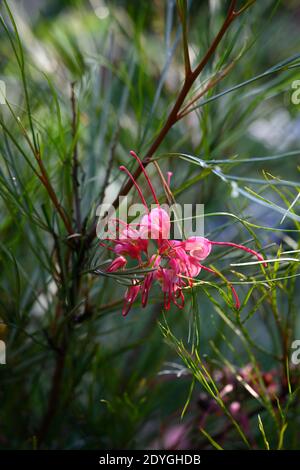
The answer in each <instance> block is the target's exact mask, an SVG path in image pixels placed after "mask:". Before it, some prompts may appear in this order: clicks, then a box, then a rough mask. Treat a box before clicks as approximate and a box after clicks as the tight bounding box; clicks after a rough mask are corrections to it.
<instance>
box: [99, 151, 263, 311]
mask: <svg viewBox="0 0 300 470" xmlns="http://www.w3.org/2000/svg"><path fill="white" fill-rule="evenodd" d="M130 154H131V155H132V156H133V157H134V158H135V160H136V161H137V162H138V164H139V166H140V168H141V170H142V173H143V174H144V177H145V179H146V182H147V184H148V187H149V189H150V191H151V193H152V196H153V199H154V201H155V203H156V206H157V207H155V208H154V209H152V210H150V209H149V208H148V205H147V203H146V200H145V198H144V195H143V192H142V190H141V188H140V186H139V185H138V183H137V181H136V180H135V179H134V177H133V175H132V174H131V173H130V172H129V170H128V169H127V168H126V167H124V166H121V167H120V169H121V171H123V172H125V173H126V174H127V176H128V177H129V178H130V179H131V180H132V182H133V185H134V187H135V189H136V190H137V192H138V195H139V197H140V199H141V201H142V203H143V205H144V207H145V210H146V214H145V215H144V216H143V217H142V218H141V221H140V222H139V224H135V225H134V224H126V223H125V222H124V221H122V220H116V223H117V224H118V226H119V227H120V230H119V237H118V238H117V239H111V240H109V241H110V242H111V243H112V247H109V249H110V250H111V251H113V252H114V253H115V254H116V255H117V256H116V258H115V259H114V260H113V261H112V263H111V264H110V265H109V267H108V269H107V272H110V273H117V272H118V271H120V270H124V268H125V266H126V265H127V263H128V261H130V260H133V261H137V262H138V264H137V265H136V268H137V270H143V271H144V273H145V274H144V275H143V277H142V278H141V279H134V280H133V281H132V285H131V286H129V287H128V289H127V290H126V293H125V296H124V307H123V310H122V314H123V316H126V315H127V314H128V312H129V311H130V309H131V307H132V305H133V303H134V302H135V300H136V299H137V298H138V296H139V294H141V301H142V307H145V306H146V305H147V303H148V298H149V292H150V290H151V288H152V286H153V284H154V283H157V284H158V285H160V288H161V290H162V292H163V296H164V308H165V310H169V309H170V307H171V304H174V305H176V306H177V307H178V308H179V309H182V308H183V307H184V291H183V289H184V288H186V287H192V286H193V284H194V282H195V278H196V277H197V276H198V275H199V274H200V272H201V270H204V271H207V272H209V273H211V274H214V275H216V276H220V275H219V273H217V272H216V271H215V270H213V269H212V268H209V267H207V266H204V265H203V264H202V262H203V261H204V260H206V258H207V257H208V256H209V255H210V253H211V250H212V248H213V246H214V245H223V246H228V247H231V248H236V249H239V250H243V251H246V252H247V253H249V254H251V255H253V256H255V257H256V258H257V259H258V260H260V261H263V257H262V256H261V255H260V254H259V253H257V252H256V251H254V250H251V249H250V248H248V247H245V246H243V245H237V244H236V243H232V242H222V241H211V240H208V239H207V238H204V237H189V238H188V239H187V240H182V241H179V240H170V239H169V233H170V227H171V222H170V216H169V214H168V212H167V211H166V210H165V209H163V208H162V207H161V206H160V204H159V201H158V198H157V195H156V192H155V190H154V187H153V185H152V183H151V180H150V178H149V175H148V173H147V171H146V169H145V167H144V165H143V163H142V161H141V160H140V158H139V157H138V156H137V155H136V153H135V152H133V151H131V152H130ZM171 175H172V174H171V173H170V172H168V177H167V179H168V185H169V183H170V179H171ZM150 240H152V242H151V243H149V241H150ZM145 271H146V272H145ZM222 279H223V280H224V277H223V276H222ZM227 285H228V287H230V289H231V292H232V296H233V299H234V301H235V307H236V308H237V309H238V308H240V301H239V298H238V295H237V293H236V291H235V289H234V287H233V286H232V284H231V283H230V282H229V281H227Z"/></svg>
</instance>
